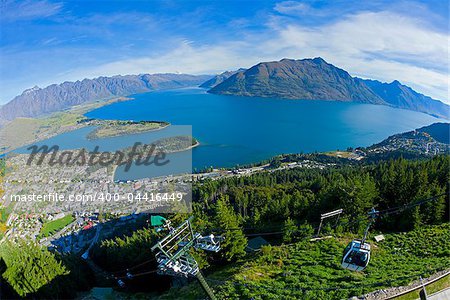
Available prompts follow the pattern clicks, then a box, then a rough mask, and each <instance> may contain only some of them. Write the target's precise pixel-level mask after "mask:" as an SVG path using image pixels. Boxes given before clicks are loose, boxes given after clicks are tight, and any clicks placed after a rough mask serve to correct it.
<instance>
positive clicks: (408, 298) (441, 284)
mask: <svg viewBox="0 0 450 300" xmlns="http://www.w3.org/2000/svg"><path fill="white" fill-rule="evenodd" d="M448 287H450V275H447V276H445V277H444V278H441V279H439V280H438V281H436V282H433V283H432V284H430V285H427V287H426V290H427V294H428V295H431V294H434V293H436V292H439V291H442V290H443V289H446V288H448ZM419 293H420V290H415V291H412V292H411V293H408V294H405V295H402V296H400V297H396V298H394V299H395V300H416V299H420V294H419Z"/></svg>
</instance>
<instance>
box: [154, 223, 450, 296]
mask: <svg viewBox="0 0 450 300" xmlns="http://www.w3.org/2000/svg"><path fill="white" fill-rule="evenodd" d="M385 237H386V240H384V241H382V242H380V243H375V242H373V240H371V244H372V247H373V251H372V258H371V262H370V264H369V266H368V267H367V269H366V270H365V271H364V272H361V273H358V272H351V271H348V270H344V269H342V268H341V267H340V261H341V258H342V256H341V255H342V251H343V249H344V247H345V245H346V243H347V242H348V241H349V240H350V238H351V237H350V236H341V237H339V238H336V239H335V238H333V239H326V240H322V241H317V242H309V241H301V242H297V243H294V244H292V245H282V246H267V247H264V248H263V249H262V251H261V252H260V253H258V254H257V255H256V257H254V258H249V259H244V260H242V261H240V262H237V263H235V264H233V265H231V266H228V267H226V268H223V269H222V270H220V271H217V272H213V273H212V274H210V275H208V276H207V280H209V282H210V284H211V286H213V288H214V289H215V291H216V293H217V296H218V297H219V299H343V298H348V297H351V296H359V295H362V294H365V293H368V292H371V291H374V290H378V289H382V288H386V287H391V286H401V285H407V284H409V283H410V282H411V281H413V280H416V279H418V278H419V276H422V277H426V276H429V275H431V274H433V273H435V272H437V271H439V270H443V269H445V268H448V267H449V266H450V224H448V223H447V224H442V225H437V226H427V227H424V228H421V229H418V230H415V231H410V232H407V233H397V234H386V235H385ZM180 294H183V295H186V297H185V299H199V298H201V297H202V295H203V291H202V290H201V289H200V287H199V285H198V284H197V283H196V282H193V283H192V284H190V285H189V286H186V287H183V288H181V289H180V288H172V289H171V290H170V291H169V293H167V294H166V295H163V296H161V297H160V298H161V299H177V295H180Z"/></svg>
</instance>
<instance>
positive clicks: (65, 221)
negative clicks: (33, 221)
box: [39, 215, 75, 238]
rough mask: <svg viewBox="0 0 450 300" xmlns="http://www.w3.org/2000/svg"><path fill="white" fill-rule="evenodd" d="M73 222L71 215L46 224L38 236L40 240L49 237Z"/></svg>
mask: <svg viewBox="0 0 450 300" xmlns="http://www.w3.org/2000/svg"><path fill="white" fill-rule="evenodd" d="M74 220H75V219H74V217H73V216H72V215H67V216H65V217H63V218H61V219H58V220H53V221H50V222H47V223H45V224H44V225H43V226H42V229H41V232H40V234H39V235H40V237H41V238H42V237H46V236H50V235H52V234H54V233H56V232H58V231H60V230H61V229H63V228H64V227H65V226H67V225H69V224H70V223H72V222H73V221H74Z"/></svg>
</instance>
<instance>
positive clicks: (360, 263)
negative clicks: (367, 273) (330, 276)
mask: <svg viewBox="0 0 450 300" xmlns="http://www.w3.org/2000/svg"><path fill="white" fill-rule="evenodd" d="M369 260H370V244H369V243H362V242H361V240H353V241H352V242H350V243H349V244H348V246H347V247H346V248H345V250H344V255H343V257H342V267H343V268H344V269H348V270H351V271H362V270H364V269H365V268H366V267H367V265H368V264H369Z"/></svg>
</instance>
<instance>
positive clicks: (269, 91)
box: [208, 57, 450, 119]
mask: <svg viewBox="0 0 450 300" xmlns="http://www.w3.org/2000/svg"><path fill="white" fill-rule="evenodd" d="M222 75H223V74H221V75H219V76H222ZM209 82H213V80H209ZM208 92H209V93H213V94H221V95H236V96H247V97H275V98H284V99H309V100H329V101H348V102H360V103H370V104H382V105H388V106H393V107H398V108H404V109H409V110H414V111H419V112H424V113H427V114H431V115H434V116H438V117H444V118H447V119H448V118H449V111H450V106H448V105H447V104H444V103H442V102H441V101H439V100H435V99H432V98H430V97H428V96H425V95H422V94H420V93H417V92H416V91H414V90H413V89H411V88H410V87H408V86H406V85H403V84H401V83H400V82H398V81H393V82H392V83H382V82H380V81H376V80H365V79H360V78H356V77H352V76H351V75H350V74H349V73H348V72H346V71H345V70H342V69H340V68H337V67H335V66H333V65H332V64H329V63H327V62H326V61H325V60H323V59H322V58H320V57H318V58H314V59H302V60H293V59H282V60H280V61H274V62H263V63H259V64H257V65H255V66H253V67H251V68H249V69H247V70H240V71H236V72H234V74H232V75H231V76H228V78H227V79H225V80H222V82H221V83H219V84H217V85H214V86H212V88H211V89H210V90H209V91H208Z"/></svg>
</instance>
